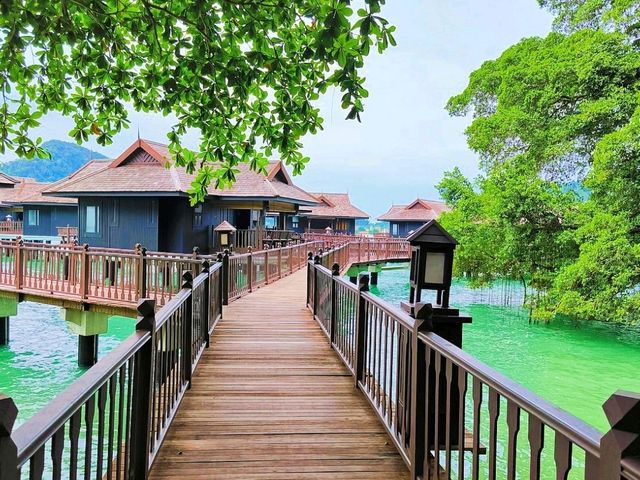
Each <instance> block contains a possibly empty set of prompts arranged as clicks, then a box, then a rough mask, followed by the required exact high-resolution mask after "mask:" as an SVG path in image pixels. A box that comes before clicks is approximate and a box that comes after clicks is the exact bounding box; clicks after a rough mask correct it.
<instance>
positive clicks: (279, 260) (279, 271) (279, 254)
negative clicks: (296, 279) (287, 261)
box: [278, 247, 282, 278]
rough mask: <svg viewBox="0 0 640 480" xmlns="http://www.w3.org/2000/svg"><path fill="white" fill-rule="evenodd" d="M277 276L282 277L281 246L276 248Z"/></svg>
mask: <svg viewBox="0 0 640 480" xmlns="http://www.w3.org/2000/svg"><path fill="white" fill-rule="evenodd" d="M278 278H282V247H280V248H279V249H278Z"/></svg>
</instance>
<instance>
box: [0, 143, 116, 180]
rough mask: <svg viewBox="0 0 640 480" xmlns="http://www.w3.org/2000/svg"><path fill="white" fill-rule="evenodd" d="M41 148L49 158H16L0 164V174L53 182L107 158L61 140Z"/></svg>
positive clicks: (44, 144) (45, 144)
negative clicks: (91, 162) (85, 165)
mask: <svg viewBox="0 0 640 480" xmlns="http://www.w3.org/2000/svg"><path fill="white" fill-rule="evenodd" d="M42 146H43V148H44V149H45V150H47V151H48V152H49V153H50V154H51V158H34V159H32V160H27V159H24V158H18V159H15V160H10V161H8V162H4V163H0V172H3V173H6V174H7V175H10V176H12V177H29V178H33V179H35V180H37V181H38V182H55V181H57V180H60V179H61V178H64V177H66V176H68V175H70V174H71V173H73V172H75V171H76V170H78V169H79V168H80V167H82V166H83V165H84V164H86V163H87V162H89V161H90V160H101V159H106V158H107V157H106V156H104V155H102V154H101V153H99V152H95V151H92V150H89V149H88V148H85V147H81V146H80V145H77V144H75V143H71V142H65V141H62V140H47V141H46V142H44V143H43V144H42Z"/></svg>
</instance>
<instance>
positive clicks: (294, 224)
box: [291, 215, 300, 228]
mask: <svg viewBox="0 0 640 480" xmlns="http://www.w3.org/2000/svg"><path fill="white" fill-rule="evenodd" d="M299 226H300V217H299V216H298V215H294V216H293V217H291V228H298V227H299Z"/></svg>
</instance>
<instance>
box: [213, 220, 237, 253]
mask: <svg viewBox="0 0 640 480" xmlns="http://www.w3.org/2000/svg"><path fill="white" fill-rule="evenodd" d="M213 230H214V231H215V232H216V233H217V234H218V245H219V246H220V249H221V250H224V249H229V250H231V249H232V247H233V234H234V233H235V231H236V227H234V226H233V225H231V224H230V223H229V222H227V221H226V220H225V221H224V222H222V223H221V224H220V225H218V226H217V227H216V228H214V229H213Z"/></svg>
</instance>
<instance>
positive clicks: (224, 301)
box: [222, 248, 229, 305]
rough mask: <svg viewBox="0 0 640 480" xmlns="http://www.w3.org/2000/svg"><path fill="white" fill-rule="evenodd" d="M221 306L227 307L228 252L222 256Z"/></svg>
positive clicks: (225, 251)
mask: <svg viewBox="0 0 640 480" xmlns="http://www.w3.org/2000/svg"><path fill="white" fill-rule="evenodd" d="M222 305H229V250H228V249H227V248H225V249H224V254H223V255H222Z"/></svg>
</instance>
